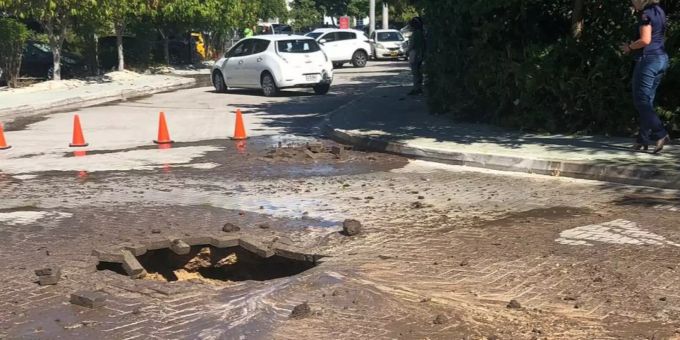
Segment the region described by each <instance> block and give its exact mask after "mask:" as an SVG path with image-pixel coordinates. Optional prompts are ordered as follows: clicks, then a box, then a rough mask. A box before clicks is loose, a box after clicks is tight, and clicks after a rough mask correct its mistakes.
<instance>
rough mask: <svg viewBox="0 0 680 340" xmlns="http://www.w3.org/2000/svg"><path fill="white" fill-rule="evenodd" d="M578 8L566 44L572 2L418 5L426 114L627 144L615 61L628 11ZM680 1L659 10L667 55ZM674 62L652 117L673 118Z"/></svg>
mask: <svg viewBox="0 0 680 340" xmlns="http://www.w3.org/2000/svg"><path fill="white" fill-rule="evenodd" d="M584 1H585V7H584V9H585V25H584V27H585V28H584V31H583V34H582V36H581V37H580V39H578V40H576V39H574V38H572V34H571V20H572V18H571V13H572V9H573V7H572V6H573V0H554V1H544V0H485V1H461V0H423V3H424V7H425V13H426V16H427V25H428V57H427V63H426V68H427V72H428V78H429V80H428V88H429V99H428V101H429V104H430V108H431V110H433V111H436V112H451V113H453V114H454V115H455V116H456V117H458V118H461V119H466V120H473V121H481V122H486V123H493V124H498V125H503V126H509V127H513V128H520V129H525V130H531V131H539V132H553V133H554V132H569V133H576V132H582V133H615V134H628V133H631V132H632V131H634V130H635V128H636V116H637V114H636V113H635V110H634V107H633V104H632V99H631V91H630V75H631V72H632V67H633V61H632V59H631V58H630V57H629V56H622V55H621V54H620V53H619V51H618V46H619V44H620V43H621V42H624V41H630V40H632V39H633V38H634V37H635V34H636V26H635V17H634V16H633V15H632V14H631V11H630V9H629V1H600V0H584ZM677 3H680V1H664V2H663V5H664V6H665V7H666V8H667V9H668V12H669V17H670V18H671V27H670V32H669V38H668V48H669V52H671V57H673V56H677V55H678V53H677V51H678V48H679V47H680V26H678V25H676V24H674V23H675V21H674V20H672V19H673V17H674V15H677V14H680V11H679V10H676V8H678V4H677ZM678 61H680V59H678V58H677V57H676V58H672V67H671V69H670V71H669V73H668V75H667V76H666V78H665V81H664V83H663V84H662V86H661V88H660V90H659V97H658V98H659V100H658V104H659V105H660V111H661V112H662V115H663V117H664V119H666V120H667V121H669V122H671V121H672V120H673V119H674V117H678V116H679V115H677V113H680V95H678V92H677V89H678V88H679V87H678V85H680V64H679V63H678Z"/></svg>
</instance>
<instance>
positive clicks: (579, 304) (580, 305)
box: [574, 302, 583, 309]
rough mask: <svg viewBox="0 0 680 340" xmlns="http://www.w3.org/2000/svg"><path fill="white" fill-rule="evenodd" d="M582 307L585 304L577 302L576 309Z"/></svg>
mask: <svg viewBox="0 0 680 340" xmlns="http://www.w3.org/2000/svg"><path fill="white" fill-rule="evenodd" d="M581 307H583V304H582V303H580V302H577V303H575V304H574V309H579V308H581Z"/></svg>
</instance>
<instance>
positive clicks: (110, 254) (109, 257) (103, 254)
mask: <svg viewBox="0 0 680 340" xmlns="http://www.w3.org/2000/svg"><path fill="white" fill-rule="evenodd" d="M92 256H96V257H97V258H98V259H99V261H101V262H111V263H121V262H123V254H122V253H121V252H120V250H112V249H94V250H92Z"/></svg>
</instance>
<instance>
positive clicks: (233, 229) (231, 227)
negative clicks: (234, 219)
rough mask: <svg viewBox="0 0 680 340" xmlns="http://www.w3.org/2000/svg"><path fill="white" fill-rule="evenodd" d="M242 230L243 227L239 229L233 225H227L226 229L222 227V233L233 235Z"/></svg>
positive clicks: (225, 225)
mask: <svg viewBox="0 0 680 340" xmlns="http://www.w3.org/2000/svg"><path fill="white" fill-rule="evenodd" d="M240 230H241V227H239V226H237V225H235V224H233V223H225V224H224V227H222V231H223V232H225V233H233V232H237V231H240Z"/></svg>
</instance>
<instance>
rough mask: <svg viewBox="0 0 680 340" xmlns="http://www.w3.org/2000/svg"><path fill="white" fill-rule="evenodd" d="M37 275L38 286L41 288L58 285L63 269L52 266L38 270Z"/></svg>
mask: <svg viewBox="0 0 680 340" xmlns="http://www.w3.org/2000/svg"><path fill="white" fill-rule="evenodd" d="M35 275H37V276H38V284H40V285H41V286H48V285H56V284H57V282H59V279H61V268H59V267H57V266H54V265H50V266H47V267H45V268H41V269H36V271H35Z"/></svg>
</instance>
